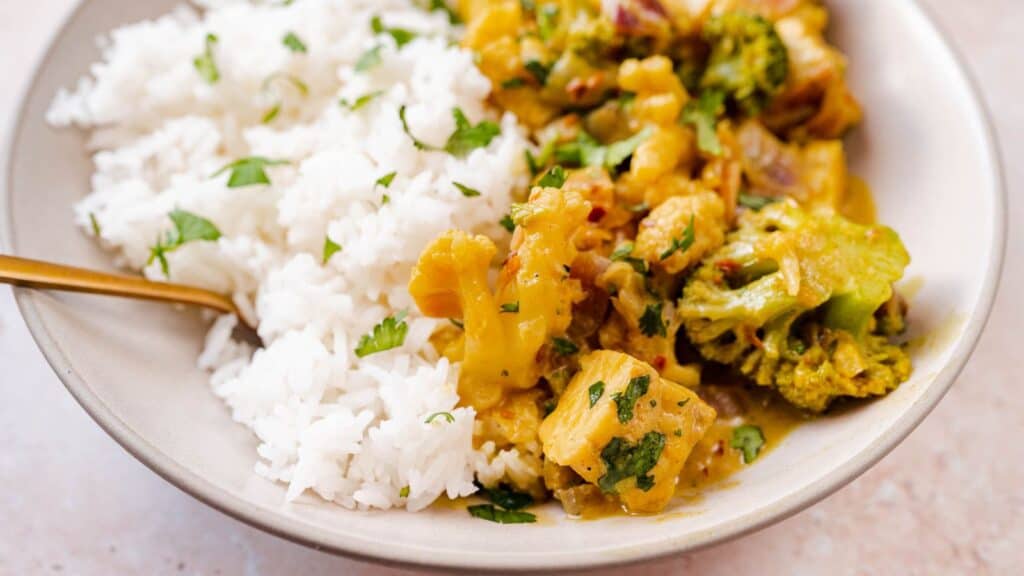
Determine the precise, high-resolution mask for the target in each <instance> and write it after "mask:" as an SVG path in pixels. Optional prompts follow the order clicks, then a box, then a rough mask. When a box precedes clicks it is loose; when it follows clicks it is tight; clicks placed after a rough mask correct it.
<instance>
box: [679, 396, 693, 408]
mask: <svg viewBox="0 0 1024 576" xmlns="http://www.w3.org/2000/svg"><path fill="white" fill-rule="evenodd" d="M689 403H690V399H689V398H687V399H686V400H680V401H679V402H676V406H679V407H680V408H682V407H683V406H686V405H687V404H689Z"/></svg>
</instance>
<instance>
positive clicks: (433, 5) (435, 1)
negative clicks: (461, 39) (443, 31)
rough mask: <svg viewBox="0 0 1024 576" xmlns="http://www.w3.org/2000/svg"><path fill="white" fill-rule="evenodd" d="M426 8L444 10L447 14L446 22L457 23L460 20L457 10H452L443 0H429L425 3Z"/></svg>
mask: <svg viewBox="0 0 1024 576" xmlns="http://www.w3.org/2000/svg"><path fill="white" fill-rule="evenodd" d="M427 9H428V10H430V11H431V12H437V11H441V12H444V13H445V14H447V15H448V22H449V23H450V24H458V23H459V21H460V20H459V14H458V12H456V11H455V10H453V9H452V7H451V6H449V5H448V3H447V2H445V0H430V3H429V4H428V5H427Z"/></svg>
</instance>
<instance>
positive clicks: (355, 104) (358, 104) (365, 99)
mask: <svg viewBox="0 0 1024 576" xmlns="http://www.w3.org/2000/svg"><path fill="white" fill-rule="evenodd" d="M383 93H384V91H383V90H377V91H375V92H370V93H369V94H363V95H362V96H360V97H358V98H356V99H355V100H353V101H352V102H349V101H348V100H347V99H345V98H342V99H341V100H339V101H338V104H340V105H341V107H342V108H346V109H348V110H349V111H351V112H356V111H358V110H359V109H360V108H362V107H363V106H366V105H367V104H369V103H370V102H373V100H374V99H376V98H378V97H379V96H380V95H381V94H383Z"/></svg>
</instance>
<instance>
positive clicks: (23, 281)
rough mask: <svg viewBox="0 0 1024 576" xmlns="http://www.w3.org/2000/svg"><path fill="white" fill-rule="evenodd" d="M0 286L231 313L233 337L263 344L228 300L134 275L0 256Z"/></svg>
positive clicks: (253, 328)
mask: <svg viewBox="0 0 1024 576" xmlns="http://www.w3.org/2000/svg"><path fill="white" fill-rule="evenodd" d="M0 283H3V284H13V285H15V286H21V287H24V288H43V289H48V290H62V291H65V292H85V293H89V294H104V295H107V296H123V297H126V298H136V299H140V300H155V301H158V302H171V303H175V304H190V305H194V306H201V307H203V308H210V309H212V310H216V311H218V312H225V313H228V314H234V315H235V316H237V317H238V319H239V324H238V329H236V331H235V337H236V338H240V339H242V340H245V341H247V342H250V343H253V344H257V345H262V343H261V342H260V338H259V336H258V335H257V334H256V329H255V326H252V325H251V324H249V321H248V320H246V318H245V316H244V315H243V314H241V313H240V312H239V310H238V307H237V306H236V305H235V303H234V302H233V301H232V300H231V298H229V297H227V296H225V295H223V294H218V293H216V292H211V291H209V290H203V289H202V288H194V287H192V286H182V285H181V284H167V283H163V282H151V281H149V280H146V279H144V278H140V277H134V276H121V275H117V274H105V273H103V272H95V271H92V270H84V269H82V268H74V267H71V266H63V265H60V264H51V263H49V262H40V261H38V260H28V259H26V258H17V257H15V256H4V255H2V254H0Z"/></svg>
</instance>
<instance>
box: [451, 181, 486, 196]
mask: <svg viewBox="0 0 1024 576" xmlns="http://www.w3.org/2000/svg"><path fill="white" fill-rule="evenodd" d="M452 184H453V185H454V186H455V187H456V188H458V189H459V192H462V195H463V196H465V197H466V198H476V197H477V196H479V195H480V191H479V190H477V189H476V188H470V187H469V186H466V185H465V184H462V183H459V182H452Z"/></svg>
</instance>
